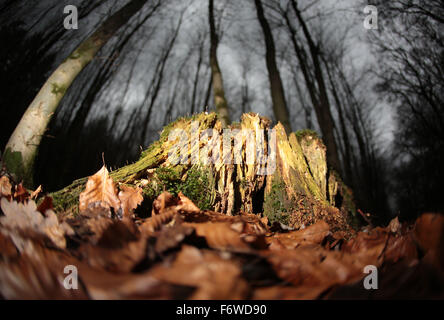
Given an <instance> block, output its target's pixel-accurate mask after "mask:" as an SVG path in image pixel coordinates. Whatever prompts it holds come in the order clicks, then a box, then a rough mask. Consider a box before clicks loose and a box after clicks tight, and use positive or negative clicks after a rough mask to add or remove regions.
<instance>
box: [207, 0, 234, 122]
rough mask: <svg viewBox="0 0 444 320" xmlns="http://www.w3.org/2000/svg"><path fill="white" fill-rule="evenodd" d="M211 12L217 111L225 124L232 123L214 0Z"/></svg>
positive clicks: (214, 90)
mask: <svg viewBox="0 0 444 320" xmlns="http://www.w3.org/2000/svg"><path fill="white" fill-rule="evenodd" d="M208 7H209V8H208V9H209V14H208V20H209V24H210V38H211V40H210V42H211V47H210V65H211V73H212V85H213V94H214V105H215V107H216V112H217V114H218V115H219V117H220V119H221V123H222V125H223V126H227V125H229V124H230V122H231V120H230V113H229V110H228V103H227V99H226V98H225V90H224V83H223V79H222V72H221V70H220V66H219V61H218V59H217V48H218V46H219V37H218V35H217V31H216V24H215V21H214V0H209V6H208Z"/></svg>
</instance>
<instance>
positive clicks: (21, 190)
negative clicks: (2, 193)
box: [14, 183, 29, 202]
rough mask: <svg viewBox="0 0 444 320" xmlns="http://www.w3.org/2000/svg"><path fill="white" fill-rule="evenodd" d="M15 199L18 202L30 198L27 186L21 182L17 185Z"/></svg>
mask: <svg viewBox="0 0 444 320" xmlns="http://www.w3.org/2000/svg"><path fill="white" fill-rule="evenodd" d="M14 199H15V200H16V201H17V202H24V201H25V200H27V199H29V193H28V190H26V189H25V187H23V184H22V183H20V184H19V185H17V186H16V187H15V192H14Z"/></svg>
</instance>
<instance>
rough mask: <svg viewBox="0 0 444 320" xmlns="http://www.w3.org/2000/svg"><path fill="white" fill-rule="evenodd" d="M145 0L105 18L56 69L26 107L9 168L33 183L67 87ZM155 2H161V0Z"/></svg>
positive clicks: (10, 150)
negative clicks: (42, 148) (46, 135)
mask: <svg viewBox="0 0 444 320" xmlns="http://www.w3.org/2000/svg"><path fill="white" fill-rule="evenodd" d="M146 2H147V0H132V1H130V2H129V3H128V4H126V5H125V6H124V7H122V8H121V9H120V10H118V11H117V12H116V13H114V14H113V15H112V16H110V17H109V18H108V19H106V21H105V22H104V23H103V24H102V25H101V26H100V27H99V29H97V30H96V31H95V32H94V33H93V34H92V35H91V36H90V37H89V38H88V39H86V40H85V41H84V42H83V43H82V44H81V45H80V46H79V47H78V48H77V49H76V50H75V51H74V52H73V53H72V54H71V55H70V56H69V57H68V58H67V59H66V60H65V61H64V62H63V63H62V64H61V65H60V66H59V67H58V68H57V69H56V70H55V71H54V72H53V74H52V75H51V76H50V77H49V79H48V80H47V81H46V83H45V84H44V85H43V87H42V88H41V90H40V92H39V93H38V95H37V96H36V97H35V99H34V101H33V102H32V103H31V105H30V106H29V107H28V109H27V110H26V112H25V114H24V115H23V117H22V119H21V120H20V123H19V124H18V126H17V127H16V129H15V130H14V132H13V134H12V135H11V137H10V139H9V141H8V143H7V145H6V149H5V154H4V160H5V163H6V165H7V166H8V169H9V170H11V171H12V172H13V173H15V174H16V175H17V176H18V177H19V178H22V179H24V180H25V182H26V183H27V184H32V172H33V165H34V160H35V157H36V153H37V150H38V146H39V144H40V141H41V139H42V135H43V134H44V132H45V130H46V127H47V125H48V123H49V121H50V120H51V118H52V116H53V114H54V112H55V110H56V109H57V107H58V105H59V103H60V101H61V100H62V98H63V96H64V95H65V93H66V91H67V90H68V88H69V87H70V86H71V84H72V83H73V81H74V80H75V78H76V77H77V75H78V74H79V73H80V72H81V71H82V70H83V69H84V68H85V66H86V65H88V64H89V63H90V62H91V60H92V59H93V58H94V56H95V55H96V54H97V52H98V51H99V50H100V49H101V48H102V47H103V46H104V45H105V44H106V43H107V42H108V40H109V39H110V38H111V37H112V36H113V35H114V34H115V32H116V31H117V30H118V29H120V28H121V27H122V26H123V25H125V24H126V23H127V22H128V21H129V19H131V17H133V16H134V15H135V14H136V13H137V12H139V11H140V10H141V9H142V7H143V6H144V5H145V4H146ZM156 5H157V6H160V2H159V3H157V4H156Z"/></svg>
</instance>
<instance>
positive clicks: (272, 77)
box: [255, 0, 291, 133]
mask: <svg viewBox="0 0 444 320" xmlns="http://www.w3.org/2000/svg"><path fill="white" fill-rule="evenodd" d="M255 5H256V12H257V17H258V20H259V23H260V25H261V28H262V31H263V33H264V38H265V47H266V55H265V56H266V62H267V69H268V78H269V81H270V90H271V100H272V102H273V112H274V115H275V117H276V120H277V121H279V122H280V123H282V125H283V126H284V128H285V131H286V132H287V133H290V132H291V124H290V115H289V112H288V107H287V102H286V100H285V94H284V86H283V85H282V79H281V75H280V73H279V69H278V67H277V64H276V48H275V44H274V39H273V34H272V33H271V29H270V26H269V24H268V21H267V19H266V17H265V14H264V8H263V6H262V2H261V0H255Z"/></svg>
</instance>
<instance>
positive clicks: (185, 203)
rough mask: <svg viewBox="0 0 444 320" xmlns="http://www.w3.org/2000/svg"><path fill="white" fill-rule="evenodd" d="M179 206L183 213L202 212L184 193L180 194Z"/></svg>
mask: <svg viewBox="0 0 444 320" xmlns="http://www.w3.org/2000/svg"><path fill="white" fill-rule="evenodd" d="M178 196H179V200H180V201H179V205H178V209H179V210H181V211H182V212H186V213H196V212H200V209H199V208H198V207H197V206H196V205H195V204H194V203H193V201H191V200H190V199H188V198H187V197H186V196H185V195H184V194H183V193H182V192H179V195H178Z"/></svg>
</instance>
